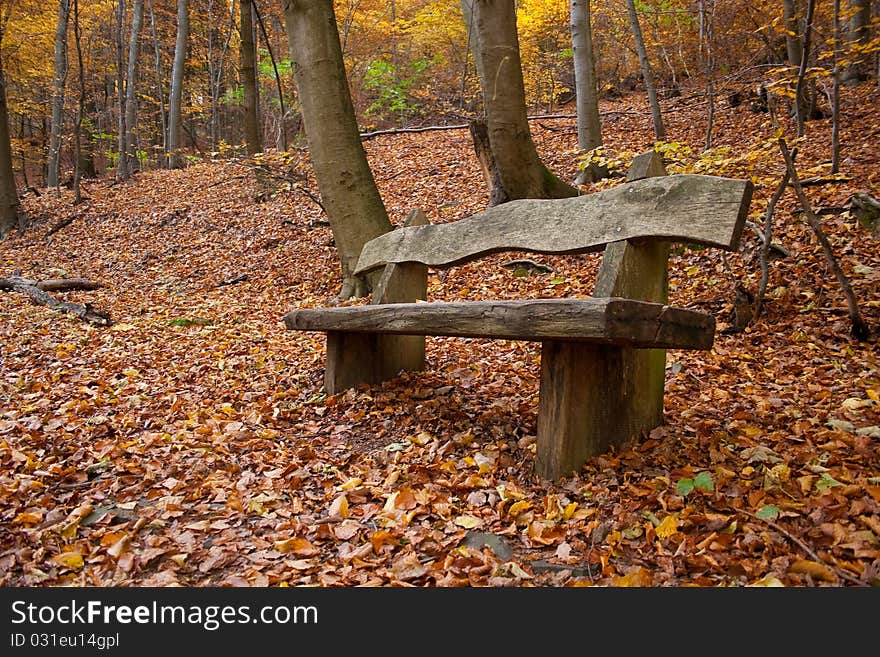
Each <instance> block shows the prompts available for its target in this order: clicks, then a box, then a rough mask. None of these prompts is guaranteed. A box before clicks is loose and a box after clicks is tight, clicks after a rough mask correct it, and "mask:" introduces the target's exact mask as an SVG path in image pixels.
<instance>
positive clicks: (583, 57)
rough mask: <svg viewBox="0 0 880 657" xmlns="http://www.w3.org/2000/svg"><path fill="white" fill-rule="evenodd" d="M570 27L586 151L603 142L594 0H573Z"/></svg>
mask: <svg viewBox="0 0 880 657" xmlns="http://www.w3.org/2000/svg"><path fill="white" fill-rule="evenodd" d="M570 28H571V45H572V49H573V51H574V80H575V92H576V94H577V131H578V147H579V148H580V149H581V150H582V151H591V150H593V149H594V148H596V147H597V146H601V145H602V123H601V121H600V119H599V93H598V89H597V87H598V85H597V83H596V58H595V57H594V54H593V29H592V26H591V25H590V0H571V26H570Z"/></svg>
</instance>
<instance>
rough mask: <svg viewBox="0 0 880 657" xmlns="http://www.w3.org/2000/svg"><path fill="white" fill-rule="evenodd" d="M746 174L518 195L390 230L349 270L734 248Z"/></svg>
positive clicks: (747, 187) (744, 209)
mask: <svg viewBox="0 0 880 657" xmlns="http://www.w3.org/2000/svg"><path fill="white" fill-rule="evenodd" d="M752 190H753V187H752V184H751V182H749V181H748V180H736V179H732V178H722V177H718V176H704V175H696V174H678V175H674V176H666V177H662V178H646V179H643V180H637V181H633V182H629V183H626V184H624V185H620V186H619V187H614V188H612V189H607V190H603V191H600V192H596V193H594V194H584V195H582V196H576V197H574V198H566V199H519V200H516V201H509V202H508V203H504V204H502V205H498V206H495V207H493V208H489V209H488V210H484V211H483V212H479V213H477V214H474V215H471V216H470V217H467V218H465V219H460V220H458V221H454V222H451V223H446V224H433V225H427V226H412V227H408V228H401V229H398V230H392V231H389V232H387V233H385V234H383V235H380V236H379V237H377V238H375V239H373V240H370V241H369V242H367V244H365V245H364V248H363V250H362V251H361V255H360V258H359V259H358V264H357V268H356V271H355V273H356V274H363V273H365V272H367V271H370V270H372V269H375V268H376V267H381V266H384V265H386V264H388V263H392V262H395V263H401V262H421V263H423V264H426V265H428V266H431V267H450V266H452V265H457V264H461V263H464V262H468V261H470V260H473V259H475V258H479V257H482V256H485V255H487V254H490V253H495V252H500V251H528V252H532V253H554V254H567V253H588V252H591V251H601V250H602V249H604V248H605V245H606V244H608V243H609V242H616V241H620V240H627V239H637V238H646V237H651V238H658V239H664V240H668V241H679V242H688V243H693V244H704V245H706V246H715V247H720V248H725V249H731V248H734V247H735V246H736V245H737V244H738V242H739V239H740V235H741V234H742V229H743V225H744V223H745V220H746V217H747V215H748V207H749V202H750V200H751V196H752Z"/></svg>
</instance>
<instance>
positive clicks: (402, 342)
mask: <svg viewBox="0 0 880 657" xmlns="http://www.w3.org/2000/svg"><path fill="white" fill-rule="evenodd" d="M423 369H425V336H423V335H384V334H383V335H380V334H376V333H344V332H340V331H331V332H329V333H327V363H326V366H325V369H324V391H325V392H326V393H327V394H328V395H335V394H336V393H338V392H342V391H343V390H346V389H347V388H353V387H354V386H356V385H358V384H360V383H367V384H372V383H379V382H381V381H386V380H388V379H392V378H394V377H395V376H397V375H398V374H399V373H400V372H401V371H403V370H416V371H419V370H423Z"/></svg>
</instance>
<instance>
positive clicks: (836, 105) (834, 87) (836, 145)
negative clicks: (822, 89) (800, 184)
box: [831, 0, 840, 173]
mask: <svg viewBox="0 0 880 657" xmlns="http://www.w3.org/2000/svg"><path fill="white" fill-rule="evenodd" d="M832 29H833V31H834V35H833V39H834V45H833V51H832V68H831V173H837V172H838V171H839V170H840V61H839V60H840V0H834V25H833V27H832Z"/></svg>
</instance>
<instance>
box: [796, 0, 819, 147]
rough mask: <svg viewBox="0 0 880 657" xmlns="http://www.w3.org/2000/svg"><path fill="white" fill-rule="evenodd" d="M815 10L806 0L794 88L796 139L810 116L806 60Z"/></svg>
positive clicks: (802, 132)
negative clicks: (805, 15)
mask: <svg viewBox="0 0 880 657" xmlns="http://www.w3.org/2000/svg"><path fill="white" fill-rule="evenodd" d="M815 8H816V0H807V18H806V22H805V23H804V36H803V41H802V43H801V52H802V53H803V56H802V57H801V64H800V66H799V67H798V75H797V83H796V84H795V88H794V96H795V98H797V99H798V102H797V103H796V104H795V110H796V111H797V113H796V115H795V119H796V120H797V135H798V137H803V136H804V129H805V128H804V122H805V121H807V119H808V118H810V116H811V114H812V109H811V105H812V103H811V102H810V101H809V100H808V98H809V97H808V95H807V86H806V75H807V64H808V62H807V60H808V59H809V58H810V39H811V37H812V34H813V12H814V11H815ZM802 98H803V99H804V101H803V103H802V102H801V99H802Z"/></svg>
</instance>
